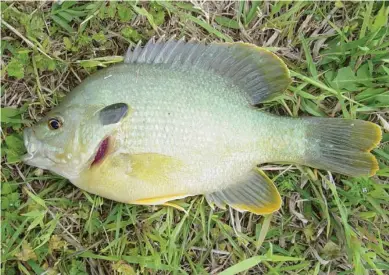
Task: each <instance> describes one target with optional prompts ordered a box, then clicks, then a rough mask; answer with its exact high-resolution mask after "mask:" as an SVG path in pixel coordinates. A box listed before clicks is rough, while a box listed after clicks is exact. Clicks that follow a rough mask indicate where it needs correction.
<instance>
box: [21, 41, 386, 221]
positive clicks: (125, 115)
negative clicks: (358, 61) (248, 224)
mask: <svg viewBox="0 0 389 275" xmlns="http://www.w3.org/2000/svg"><path fill="white" fill-rule="evenodd" d="M289 83H290V78H289V74H288V70H287V69H286V66H285V65H284V63H283V62H282V61H281V60H280V59H279V58H277V57H276V56H275V55H273V54H271V53H269V52H267V51H265V50H263V49H259V48H257V47H255V46H252V45H248V44H243V43H236V44H214V45H210V46H205V45H202V44H190V43H185V42H182V41H178V42H176V41H169V42H166V43H165V42H157V43H155V42H154V41H150V42H149V43H148V44H147V45H146V46H145V48H144V49H141V48H140V47H139V46H138V47H137V48H135V49H134V50H132V51H129V52H128V53H127V55H126V57H125V62H124V63H122V64H119V65H115V66H112V67H109V68H107V69H103V70H100V71H98V72H97V73H95V74H94V75H92V76H90V77H89V78H88V79H86V80H85V81H83V82H82V83H81V84H80V85H79V86H78V87H76V89H74V90H73V91H72V92H71V93H70V94H69V95H68V96H67V97H66V98H65V99H64V101H63V102H62V103H61V104H60V105H59V106H58V107H56V108H55V109H54V110H53V111H51V112H50V113H49V114H48V115H47V117H46V118H45V119H43V120H42V121H41V122H40V123H38V124H37V125H36V126H34V127H33V128H32V129H27V130H26V133H25V144H26V147H27V149H28V152H29V153H28V155H27V156H26V158H25V161H26V162H27V163H28V164H31V165H34V166H38V167H41V168H44V169H50V170H52V171H54V172H56V173H58V174H60V175H62V176H64V177H66V178H68V179H69V180H70V181H71V182H72V183H73V184H75V185H76V186H78V187H80V188H82V189H84V190H86V191H88V192H91V193H94V194H98V195H101V196H103V197H106V198H109V199H112V200H116V201H120V202H125V203H133V204H163V203H166V202H168V201H171V200H174V199H178V198H183V197H187V196H193V195H198V194H204V195H206V196H207V200H208V201H209V202H210V203H211V204H216V205H218V206H223V205H225V204H229V205H231V206H232V207H234V208H236V209H238V210H241V211H251V212H254V213H257V214H264V213H270V212H273V211H275V210H277V209H278V208H279V207H280V203H281V200H280V197H279V194H278V192H277V190H276V188H275V186H274V184H273V183H272V182H271V181H270V179H269V178H267V177H266V175H264V174H263V173H262V172H260V171H255V167H256V166H257V165H258V164H261V163H267V162H287V163H300V164H306V165H311V166H314V167H319V168H325V169H332V170H334V171H338V172H340V173H344V174H351V175H357V174H373V173H375V170H377V163H376V160H375V159H374V157H373V156H372V155H371V154H370V153H369V152H368V151H369V150H371V148H373V147H374V146H375V145H376V144H377V143H378V142H379V139H380V130H379V127H377V126H376V125H374V124H372V123H368V122H363V121H357V120H349V121H346V120H339V119H334V120H330V119H324V120H323V119H322V120H320V119H318V120H313V119H292V118H286V117H277V116H273V115H270V114H267V113H264V112H261V111H259V110H258V109H256V108H255V107H253V105H254V104H257V103H258V102H260V101H263V100H267V99H269V98H271V97H273V96H275V95H277V94H279V93H280V92H282V91H283V90H284V89H285V88H286V87H287V86H288V84H289ZM56 122H58V123H59V126H60V127H59V129H53V126H54V128H56V127H57V126H58V125H57V124H55V123H56ZM331 127H332V128H333V129H332V128H331ZM337 130H340V131H341V132H340V133H335V132H336V131H337ZM366 130H367V131H368V132H370V134H366V133H363V132H366ZM342 131H343V132H342ZM337 135H338V136H339V137H340V139H339V140H336V136H337ZM343 136H344V137H343ZM354 140H355V141H354ZM350 144H351V145H350ZM337 154H338V155H337ZM350 154H351V155H350ZM354 155H355V156H357V161H356V162H355V163H353V162H352V161H350V160H349V163H348V164H347V163H346V164H345V161H343V160H342V158H343V159H350V156H354ZM326 158H328V160H327V159H326ZM358 158H360V161H359V160H358ZM334 159H335V160H334ZM338 162H339V163H341V162H343V163H342V164H341V165H339V163H338Z"/></svg>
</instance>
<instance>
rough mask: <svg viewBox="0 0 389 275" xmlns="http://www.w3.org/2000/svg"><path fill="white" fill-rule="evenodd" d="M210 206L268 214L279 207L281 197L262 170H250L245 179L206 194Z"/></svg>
mask: <svg viewBox="0 0 389 275" xmlns="http://www.w3.org/2000/svg"><path fill="white" fill-rule="evenodd" d="M205 197H206V199H207V201H208V203H209V204H211V206H212V205H213V204H215V205H216V206H218V207H221V208H224V206H225V205H226V204H228V205H229V206H231V207H232V208H234V209H236V210H238V211H241V212H244V211H249V212H252V213H254V214H259V215H263V214H270V213H273V212H274V211H277V210H278V209H279V208H280V207H281V197H280V194H279V193H278V191H277V188H276V187H275V185H274V183H273V182H272V181H271V180H270V179H269V178H268V177H267V176H266V175H265V173H263V172H262V171H260V170H258V169H255V170H252V171H251V172H250V173H249V174H248V175H247V176H246V178H245V179H243V180H242V181H241V182H239V183H236V184H234V185H232V186H230V187H228V188H226V189H223V190H220V191H216V192H213V193H211V194H207V195H206V196H205Z"/></svg>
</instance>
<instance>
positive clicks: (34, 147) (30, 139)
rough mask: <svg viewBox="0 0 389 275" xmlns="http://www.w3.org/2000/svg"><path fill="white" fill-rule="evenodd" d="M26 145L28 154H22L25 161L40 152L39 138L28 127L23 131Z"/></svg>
mask: <svg viewBox="0 0 389 275" xmlns="http://www.w3.org/2000/svg"><path fill="white" fill-rule="evenodd" d="M23 139H24V146H25V147H26V149H27V154H25V155H24V156H22V160H23V161H24V162H28V161H29V160H31V159H32V158H33V157H34V156H35V154H36V153H37V152H38V140H36V138H35V137H34V133H33V131H32V129H31V128H26V129H24V131H23Z"/></svg>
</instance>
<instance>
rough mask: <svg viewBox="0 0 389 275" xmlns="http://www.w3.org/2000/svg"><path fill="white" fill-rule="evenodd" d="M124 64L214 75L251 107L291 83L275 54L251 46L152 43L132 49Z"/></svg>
mask: <svg viewBox="0 0 389 275" xmlns="http://www.w3.org/2000/svg"><path fill="white" fill-rule="evenodd" d="M124 62H125V63H138V64H140V63H147V64H161V63H163V64H170V65H171V66H173V67H180V66H189V67H196V68H200V69H204V70H209V71H213V72H215V73H217V74H219V75H221V76H223V77H225V78H226V79H228V80H230V81H232V82H233V83H234V84H235V85H237V86H238V87H239V88H241V90H242V91H244V92H245V94H246V97H247V98H248V100H249V101H250V103H251V104H253V105H255V104H258V103H259V102H262V101H265V100H269V99H271V98H273V97H275V96H277V95H279V94H281V93H282V92H283V91H284V90H285V89H286V88H287V87H288V85H289V83H290V82H291V79H290V76H289V70H288V69H287V67H286V65H285V64H284V62H283V61H282V60H281V59H280V58H278V57H277V56H276V55H275V54H273V53H271V52H269V51H267V50H265V49H263V48H260V47H257V46H255V45H252V44H246V43H242V42H236V43H212V44H209V45H205V44H204V43H199V42H192V41H191V42H185V41H184V40H183V39H181V40H178V41H176V40H173V39H169V40H168V41H166V42H164V41H163V39H159V40H158V41H155V39H154V38H152V39H150V40H149V41H148V42H147V44H146V45H145V46H144V47H143V48H142V47H141V44H140V43H138V44H137V45H136V46H135V48H134V49H132V48H129V49H128V51H127V53H126V56H125V57H124Z"/></svg>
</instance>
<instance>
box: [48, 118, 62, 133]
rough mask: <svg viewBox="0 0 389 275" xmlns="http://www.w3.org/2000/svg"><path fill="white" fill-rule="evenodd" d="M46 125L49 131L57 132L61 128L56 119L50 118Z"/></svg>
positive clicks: (59, 121)
mask: <svg viewBox="0 0 389 275" xmlns="http://www.w3.org/2000/svg"><path fill="white" fill-rule="evenodd" d="M47 124H48V126H49V128H50V129H51V130H57V129H59V128H61V127H62V122H61V120H60V119H58V118H50V119H49V121H48V122H47Z"/></svg>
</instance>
